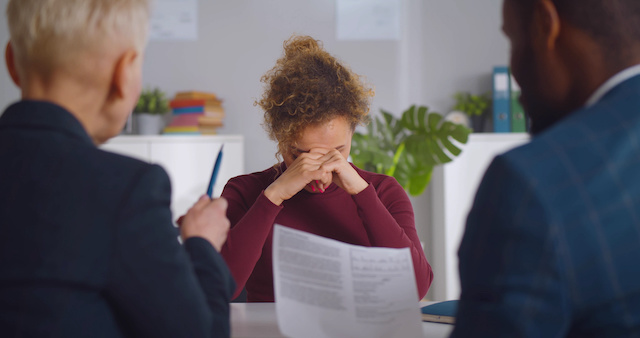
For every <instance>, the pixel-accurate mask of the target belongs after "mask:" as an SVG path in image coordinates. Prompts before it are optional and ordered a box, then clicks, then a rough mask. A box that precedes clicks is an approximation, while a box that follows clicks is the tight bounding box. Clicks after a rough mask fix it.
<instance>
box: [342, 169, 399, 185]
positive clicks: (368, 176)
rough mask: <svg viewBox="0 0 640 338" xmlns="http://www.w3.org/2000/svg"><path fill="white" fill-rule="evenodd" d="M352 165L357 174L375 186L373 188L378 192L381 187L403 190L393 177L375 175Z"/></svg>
mask: <svg viewBox="0 0 640 338" xmlns="http://www.w3.org/2000/svg"><path fill="white" fill-rule="evenodd" d="M350 164H351V166H352V167H353V168H354V169H355V170H356V172H358V174H359V175H360V177H362V178H363V179H364V180H365V181H367V182H369V183H371V185H373V187H374V188H376V190H378V189H379V188H381V187H394V188H395V187H400V189H402V187H401V186H400V183H398V181H397V180H396V179H395V178H394V177H392V176H388V175H385V174H379V173H374V172H371V171H367V170H364V169H360V168H358V167H356V166H355V165H354V164H353V163H350Z"/></svg>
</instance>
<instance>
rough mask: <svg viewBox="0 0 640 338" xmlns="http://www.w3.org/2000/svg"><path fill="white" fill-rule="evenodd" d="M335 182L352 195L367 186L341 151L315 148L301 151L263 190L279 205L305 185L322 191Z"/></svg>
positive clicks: (314, 190)
mask: <svg viewBox="0 0 640 338" xmlns="http://www.w3.org/2000/svg"><path fill="white" fill-rule="evenodd" d="M332 182H333V183H335V184H336V185H337V186H338V187H340V188H342V189H343V190H345V191H346V192H347V193H349V194H352V195H355V194H357V193H359V192H360V191H362V190H364V189H365V188H366V187H367V186H368V183H367V182H366V181H365V180H364V179H362V177H360V175H358V172H356V171H355V169H353V167H352V166H351V165H350V164H349V162H347V159H346V158H345V157H344V156H343V155H342V153H340V152H339V151H338V150H336V149H323V148H314V149H311V150H309V152H304V153H301V154H300V155H299V156H298V157H297V158H296V159H295V160H294V161H293V162H292V163H291V165H289V166H288V167H287V169H286V170H285V171H284V172H283V173H282V175H280V176H279V177H278V178H277V179H276V180H275V181H274V182H273V183H271V185H269V187H267V189H265V192H264V193H265V196H266V197H267V198H269V200H270V201H271V202H273V203H274V204H276V205H280V204H282V202H283V201H285V200H288V199H289V198H291V197H293V196H294V195H295V194H297V193H298V192H299V191H300V190H302V189H305V187H306V188H307V189H308V190H310V191H312V192H317V193H323V192H324V191H325V189H326V188H327V187H329V185H331V183H332Z"/></svg>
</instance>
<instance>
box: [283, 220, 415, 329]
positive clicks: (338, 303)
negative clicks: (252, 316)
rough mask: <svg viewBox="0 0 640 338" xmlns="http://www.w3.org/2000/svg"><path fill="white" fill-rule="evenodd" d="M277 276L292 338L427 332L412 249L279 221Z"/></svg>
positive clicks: (284, 325) (286, 327)
mask: <svg viewBox="0 0 640 338" xmlns="http://www.w3.org/2000/svg"><path fill="white" fill-rule="evenodd" d="M273 277H274V286H275V300H276V311H277V316H278V325H279V327H280V331H282V333H283V334H284V335H286V336H288V337H309V338H321V337H366V338H378V337H379V338H383V337H384V338H393V337H398V338H400V337H402V338H407V337H409V338H410V337H422V326H421V317H420V307H419V303H418V300H417V294H418V291H417V289H416V282H415V276H414V272H413V263H412V260H411V252H410V251H409V249H408V248H404V249H391V248H368V247H363V246H358V245H350V244H345V243H342V242H339V241H336V240H332V239H327V238H324V237H320V236H316V235H313V234H309V233H306V232H303V231H298V230H294V229H291V228H287V227H284V226H281V225H277V224H276V226H275V229H274V233H273Z"/></svg>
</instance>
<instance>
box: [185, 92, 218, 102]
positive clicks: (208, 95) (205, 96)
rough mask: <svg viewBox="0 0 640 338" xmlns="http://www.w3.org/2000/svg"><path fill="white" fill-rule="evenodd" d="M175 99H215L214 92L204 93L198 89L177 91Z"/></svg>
mask: <svg viewBox="0 0 640 338" xmlns="http://www.w3.org/2000/svg"><path fill="white" fill-rule="evenodd" d="M175 99H176V100H192V99H205V100H216V99H217V97H216V94H214V93H206V92H199V91H195V90H192V91H185V92H177V93H176V96H175Z"/></svg>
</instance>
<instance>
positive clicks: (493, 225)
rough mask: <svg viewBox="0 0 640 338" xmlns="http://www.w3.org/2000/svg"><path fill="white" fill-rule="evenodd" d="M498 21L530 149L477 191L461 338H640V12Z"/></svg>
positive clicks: (591, 8)
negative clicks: (518, 92)
mask: <svg viewBox="0 0 640 338" xmlns="http://www.w3.org/2000/svg"><path fill="white" fill-rule="evenodd" d="M503 14H504V21H503V24H504V25H503V30H504V32H505V34H506V36H507V37H508V39H509V40H510V42H511V68H512V72H513V75H514V76H515V78H516V80H517V81H518V83H519V84H520V86H521V87H522V97H521V102H522V103H523V105H524V107H525V110H526V112H527V113H528V114H529V116H530V118H531V122H532V125H531V128H532V133H533V138H532V141H531V142H530V143H529V144H527V145H524V146H522V147H520V148H517V149H515V150H512V151H510V152H508V153H506V154H504V155H501V156H498V157H497V158H496V159H495V160H494V161H493V162H492V164H491V165H490V167H489V169H488V170H487V172H486V174H485V177H484V179H483V181H482V183H481V185H480V187H479V189H478V192H477V196H476V198H475V202H474V205H473V208H472V210H471V212H470V214H469V217H468V220H467V227H466V231H465V234H464V237H463V240H462V244H461V246H460V250H459V258H460V279H461V288H462V292H461V296H460V302H459V310H458V315H457V320H456V327H455V329H454V332H453V336H455V337H467V336H473V337H564V336H569V337H608V338H610V337H637V336H640V1H638V0H504V7H503Z"/></svg>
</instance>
